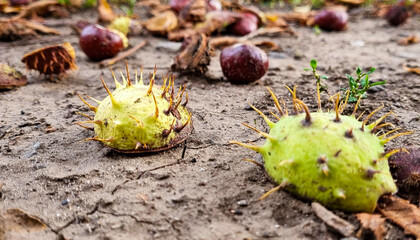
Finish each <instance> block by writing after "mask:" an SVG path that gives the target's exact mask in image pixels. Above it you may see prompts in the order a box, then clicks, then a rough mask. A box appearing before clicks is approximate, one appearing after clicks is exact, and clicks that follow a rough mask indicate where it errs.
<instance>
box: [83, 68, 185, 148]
mask: <svg viewBox="0 0 420 240" xmlns="http://www.w3.org/2000/svg"><path fill="white" fill-rule="evenodd" d="M155 73H156V72H155ZM154 76H155V75H153V77H152V78H151V80H150V84H149V85H144V84H143V81H142V80H140V82H137V79H136V82H135V83H131V81H130V79H129V78H127V80H126V79H125V78H123V84H120V83H118V81H117V80H116V79H115V82H116V89H115V90H114V91H113V92H112V93H111V92H110V91H109V89H108V87H107V86H106V84H105V82H104V81H103V80H102V83H103V85H104V87H105V88H106V90H107V91H108V93H109V96H107V97H106V98H105V99H103V100H102V101H98V100H95V101H97V102H98V103H99V105H98V107H94V106H92V105H90V104H88V106H89V107H90V108H91V109H92V110H93V111H94V112H95V116H94V119H93V120H92V121H85V122H80V124H82V123H86V122H89V123H94V131H95V134H96V137H94V138H90V139H87V140H96V141H101V142H103V143H104V144H105V145H106V146H108V147H111V148H113V149H115V150H117V151H121V152H134V153H139V152H154V151H160V150H165V149H168V148H170V147H173V146H175V145H176V144H178V143H180V142H182V141H184V140H185V139H186V138H187V136H188V135H189V134H190V133H191V131H192V128H193V127H192V122H191V114H190V113H189V112H188V110H187V108H186V107H185V105H186V103H187V102H188V95H187V94H186V92H185V87H184V88H182V89H180V91H179V92H178V94H177V95H174V78H172V77H171V76H169V77H168V78H167V79H168V81H169V84H168V86H166V84H165V83H166V80H165V83H164V85H163V87H160V86H156V85H154V81H155V80H154ZM114 77H115V76H114ZM184 93H185V94H184ZM184 95H185V96H184ZM183 97H184V100H183ZM82 101H84V102H85V103H86V101H85V100H84V99H82ZM181 102H183V103H181Z"/></svg>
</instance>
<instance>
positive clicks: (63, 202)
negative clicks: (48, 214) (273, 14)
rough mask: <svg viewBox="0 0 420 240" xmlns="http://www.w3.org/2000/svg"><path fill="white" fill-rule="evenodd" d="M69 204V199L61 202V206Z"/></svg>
mask: <svg viewBox="0 0 420 240" xmlns="http://www.w3.org/2000/svg"><path fill="white" fill-rule="evenodd" d="M69 203H70V199H68V198H66V199H64V200H63V201H61V206H66V205H67V204H69Z"/></svg>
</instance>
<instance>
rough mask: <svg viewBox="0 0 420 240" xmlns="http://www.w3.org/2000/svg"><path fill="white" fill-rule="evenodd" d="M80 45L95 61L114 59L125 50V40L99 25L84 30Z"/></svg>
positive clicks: (81, 34)
mask: <svg viewBox="0 0 420 240" xmlns="http://www.w3.org/2000/svg"><path fill="white" fill-rule="evenodd" d="M79 44H80V47H81V48H82V50H83V52H84V53H85V54H86V55H87V56H88V57H89V58H90V59H91V60H93V61H100V60H103V59H107V58H111V57H114V56H115V55H117V54H118V53H119V52H120V51H121V50H122V49H123V48H124V43H123V39H122V38H121V37H120V36H119V35H118V34H116V33H114V32H112V31H110V30H108V29H106V28H104V27H102V26H99V25H90V26H87V27H85V28H83V30H82V32H81V33H80V38H79Z"/></svg>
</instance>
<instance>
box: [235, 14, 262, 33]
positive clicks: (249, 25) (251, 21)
mask: <svg viewBox="0 0 420 240" xmlns="http://www.w3.org/2000/svg"><path fill="white" fill-rule="evenodd" d="M257 29H258V17H257V16H255V15H254V14H252V13H247V12H246V13H241V18H240V19H239V20H238V21H237V22H235V23H233V24H232V25H230V26H229V27H228V29H227V31H228V32H230V33H233V34H235V35H239V36H244V35H247V34H249V33H252V32H254V31H256V30H257Z"/></svg>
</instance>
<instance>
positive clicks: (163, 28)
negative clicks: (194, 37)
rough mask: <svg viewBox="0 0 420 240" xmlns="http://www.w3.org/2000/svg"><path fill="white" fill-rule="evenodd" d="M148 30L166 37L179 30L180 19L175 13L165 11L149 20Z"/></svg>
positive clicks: (146, 25)
mask: <svg viewBox="0 0 420 240" xmlns="http://www.w3.org/2000/svg"><path fill="white" fill-rule="evenodd" d="M144 25H145V27H146V29H147V30H148V31H150V32H152V33H155V34H161V35H166V34H167V33H168V32H171V31H173V30H175V29H177V28H178V26H179V23H178V18H177V16H176V15H175V13H174V12H173V11H165V12H162V13H160V14H158V15H157V16H155V17H153V18H151V19H149V20H147V22H146V23H145V24H144Z"/></svg>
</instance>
